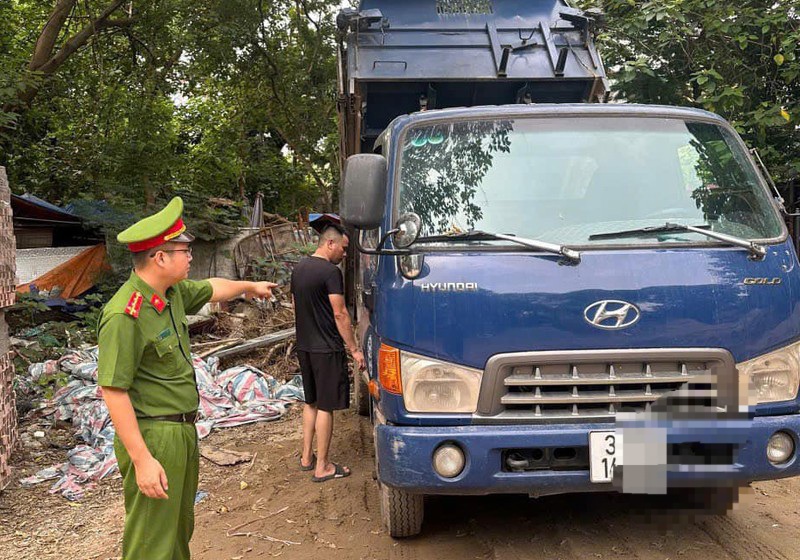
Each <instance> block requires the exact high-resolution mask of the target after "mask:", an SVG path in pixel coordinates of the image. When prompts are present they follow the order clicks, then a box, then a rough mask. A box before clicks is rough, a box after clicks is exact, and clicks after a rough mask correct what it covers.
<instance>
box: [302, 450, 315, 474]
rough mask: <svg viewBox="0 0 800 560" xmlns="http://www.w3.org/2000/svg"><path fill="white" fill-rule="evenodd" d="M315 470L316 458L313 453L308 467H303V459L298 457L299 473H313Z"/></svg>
mask: <svg viewBox="0 0 800 560" xmlns="http://www.w3.org/2000/svg"><path fill="white" fill-rule="evenodd" d="M315 468H317V456H316V455H314V454H313V453H312V454H311V464H310V465H308V466H305V465H303V457H300V470H301V471H313V470H314V469H315Z"/></svg>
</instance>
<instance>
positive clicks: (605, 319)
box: [583, 299, 641, 330]
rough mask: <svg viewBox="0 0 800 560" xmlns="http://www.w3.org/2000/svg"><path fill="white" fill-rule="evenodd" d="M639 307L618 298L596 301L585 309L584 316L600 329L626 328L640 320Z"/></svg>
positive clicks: (588, 321)
mask: <svg viewBox="0 0 800 560" xmlns="http://www.w3.org/2000/svg"><path fill="white" fill-rule="evenodd" d="M640 316H641V313H639V308H638V307H636V306H635V305H633V304H632V303H628V302H627V301H620V300H617V299H604V300H601V301H596V302H594V303H593V304H592V305H590V306H589V307H587V308H586V309H584V310H583V318H584V319H586V322H587V323H589V324H590V325H593V326H595V327H597V328H598V329H608V330H614V329H624V328H625V327H630V326H631V325H632V324H634V323H635V322H636V321H638V320H639V317H640Z"/></svg>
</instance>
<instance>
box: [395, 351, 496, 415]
mask: <svg viewBox="0 0 800 560" xmlns="http://www.w3.org/2000/svg"><path fill="white" fill-rule="evenodd" d="M400 371H401V375H402V378H403V400H404V401H405V405H406V409H408V411H409V412H475V409H476V408H477V406H478V393H479V391H480V387H481V374H482V373H483V372H481V370H478V369H472V368H468V367H463V366H459V365H456V364H451V363H448V362H441V361H439V360H434V359H431V358H426V357H424V356H419V355H417V354H411V353H409V352H400Z"/></svg>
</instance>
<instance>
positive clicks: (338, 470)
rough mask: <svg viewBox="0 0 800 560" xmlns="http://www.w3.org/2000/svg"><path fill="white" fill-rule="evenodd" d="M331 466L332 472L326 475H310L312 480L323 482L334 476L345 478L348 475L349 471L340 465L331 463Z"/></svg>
mask: <svg viewBox="0 0 800 560" xmlns="http://www.w3.org/2000/svg"><path fill="white" fill-rule="evenodd" d="M333 468H334V471H333V474H329V475H327V476H312V477H311V480H313V481H314V482H325V481H326V480H332V479H334V478H345V477H348V476H350V473H351V471H346V470H344V468H342V466H341V465H337V464H336V463H333Z"/></svg>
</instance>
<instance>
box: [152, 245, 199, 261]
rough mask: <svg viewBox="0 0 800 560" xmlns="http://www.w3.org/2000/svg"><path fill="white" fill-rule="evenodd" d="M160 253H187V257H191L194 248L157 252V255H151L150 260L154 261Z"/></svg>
mask: <svg viewBox="0 0 800 560" xmlns="http://www.w3.org/2000/svg"><path fill="white" fill-rule="evenodd" d="M158 253H186V254H187V255H191V254H192V248H191V247H189V248H187V249H160V250H159V251H156V252H155V253H153V254H152V255H150V258H151V259H152V258H153V257H155V256H156V254H158Z"/></svg>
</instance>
